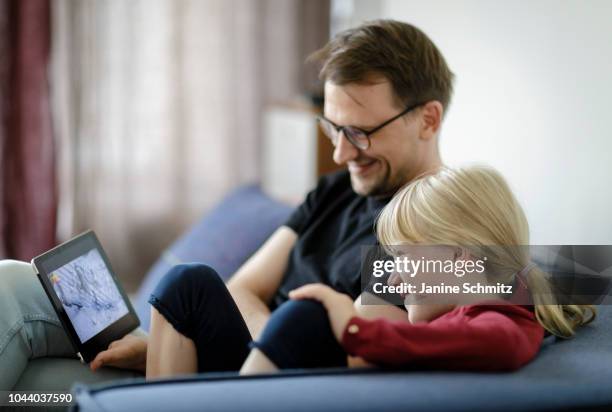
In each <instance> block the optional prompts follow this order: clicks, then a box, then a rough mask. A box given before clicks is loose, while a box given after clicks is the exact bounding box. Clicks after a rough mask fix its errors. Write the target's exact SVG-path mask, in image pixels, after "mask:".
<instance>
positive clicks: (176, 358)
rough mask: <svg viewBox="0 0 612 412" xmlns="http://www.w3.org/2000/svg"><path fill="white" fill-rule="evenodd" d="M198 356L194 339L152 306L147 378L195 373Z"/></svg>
mask: <svg viewBox="0 0 612 412" xmlns="http://www.w3.org/2000/svg"><path fill="white" fill-rule="evenodd" d="M197 371H198V356H197V351H196V346H195V344H194V343H193V341H192V340H191V339H189V338H187V337H185V336H184V335H181V334H180V333H178V332H177V331H176V329H174V327H173V326H172V325H171V324H170V323H168V321H167V320H166V319H165V318H164V317H163V316H162V315H161V314H160V313H159V312H158V311H157V309H155V308H154V307H151V333H150V335H149V347H148V350H147V379H153V378H161V377H170V376H176V375H185V374H193V373H197Z"/></svg>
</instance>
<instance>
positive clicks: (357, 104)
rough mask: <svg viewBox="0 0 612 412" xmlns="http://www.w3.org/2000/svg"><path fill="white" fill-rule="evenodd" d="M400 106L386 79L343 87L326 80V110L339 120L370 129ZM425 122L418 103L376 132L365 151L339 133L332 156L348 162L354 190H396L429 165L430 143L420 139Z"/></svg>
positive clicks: (365, 192) (387, 192)
mask: <svg viewBox="0 0 612 412" xmlns="http://www.w3.org/2000/svg"><path fill="white" fill-rule="evenodd" d="M402 110H404V107H398V106H397V105H396V104H395V103H394V99H393V92H392V88H391V84H390V83H389V82H388V81H386V80H382V79H381V80H380V81H378V82H376V83H368V84H356V83H350V84H345V85H343V86H339V85H336V84H334V83H331V82H329V81H328V82H326V83H325V113H324V115H325V117H326V118H328V119H329V120H331V121H332V122H334V123H335V124H337V125H340V126H355V127H359V128H361V129H364V130H370V129H373V128H374V127H376V126H378V125H379V124H381V123H383V122H385V121H386V120H388V119H390V118H392V117H393V116H395V115H397V114H398V113H400V112H401V111H402ZM421 124H422V123H421V117H420V114H419V109H418V108H417V109H415V110H414V111H412V112H410V113H408V114H407V115H405V116H402V117H401V118H399V119H397V120H395V121H394V122H392V123H390V124H388V125H387V126H385V127H384V128H382V129H381V130H379V131H377V132H376V133H374V134H372V135H371V136H370V139H371V145H370V147H369V148H368V149H366V150H360V149H357V148H356V147H354V146H353V145H352V144H351V143H350V142H349V141H348V140H347V139H346V137H345V136H344V135H343V134H341V136H340V139H339V141H338V145H337V146H336V148H335V150H334V161H335V162H336V163H337V164H339V165H344V164H346V165H347V166H348V170H349V173H350V175H351V184H352V187H353V190H354V191H355V192H356V193H358V194H360V195H363V196H370V195H372V196H376V195H392V194H393V193H395V191H397V189H399V188H400V187H401V186H403V185H404V184H406V183H408V182H409V181H410V180H412V179H413V178H415V177H416V176H417V175H419V174H421V173H422V172H424V171H425V170H426V169H427V167H426V166H427V163H428V162H429V161H430V159H428V156H427V151H428V150H429V149H428V145H430V144H431V142H427V141H424V140H422V139H420V132H421Z"/></svg>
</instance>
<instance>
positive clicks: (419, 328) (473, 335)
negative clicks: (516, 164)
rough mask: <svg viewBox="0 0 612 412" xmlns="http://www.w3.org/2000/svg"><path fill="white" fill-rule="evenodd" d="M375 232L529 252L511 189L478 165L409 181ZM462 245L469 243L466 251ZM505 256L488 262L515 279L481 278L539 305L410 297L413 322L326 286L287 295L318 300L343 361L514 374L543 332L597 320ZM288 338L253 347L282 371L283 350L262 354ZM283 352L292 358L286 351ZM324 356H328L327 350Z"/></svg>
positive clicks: (519, 259) (399, 241) (515, 254)
mask: <svg viewBox="0 0 612 412" xmlns="http://www.w3.org/2000/svg"><path fill="white" fill-rule="evenodd" d="M376 232H377V236H378V239H379V241H380V243H381V244H382V245H383V246H385V245H386V246H388V245H402V246H406V245H446V246H445V247H449V252H452V250H453V249H456V250H455V252H456V251H458V252H459V253H460V254H462V255H463V256H464V257H465V256H466V255H467V256H468V258H475V256H474V253H473V250H474V249H476V250H477V249H478V247H486V246H488V245H528V244H529V230H528V225H527V220H526V218H525V215H524V213H523V210H522V209H521V207H520V205H519V204H518V202H517V201H516V199H515V198H514V196H513V194H512V192H511V190H510V188H509V187H508V185H507V183H506V182H505V180H504V179H503V178H502V177H501V175H500V174H499V173H498V172H496V171H495V170H493V169H491V168H488V167H482V166H473V167H466V168H461V169H447V168H445V169H441V170H440V171H439V172H437V173H435V174H431V175H427V176H425V177H422V178H421V179H418V180H416V181H414V182H412V183H411V184H409V185H408V186H406V187H404V188H403V189H401V190H400V191H399V192H398V193H397V194H396V195H395V196H394V198H393V199H392V200H391V201H390V202H389V204H388V205H387V206H386V207H385V208H384V209H383V211H382V212H381V214H380V216H379V219H378V221H377V225H376ZM464 245H470V250H466V246H464ZM472 246H473V247H472ZM504 250H505V251H506V253H499V254H494V255H493V256H489V257H488V259H489V260H487V268H497V269H500V268H501V269H503V270H497V271H495V273H496V274H497V273H506V274H508V273H509V274H510V275H509V276H510V277H513V279H507V278H504V279H498V278H495V276H498V275H493V274H492V272H491V273H485V274H484V275H485V277H484V278H486V276H489V277H493V279H490V278H489V279H488V280H489V281H491V282H492V283H493V284H495V281H500V280H501V281H504V282H508V280H516V281H517V282H516V283H517V284H524V285H526V287H527V288H528V290H529V292H531V299H532V302H533V305H529V306H521V305H518V304H512V303H510V302H509V301H507V300H502V298H501V297H499V296H493V297H489V298H488V299H487V300H486V301H482V302H471V303H470V304H468V305H463V304H459V303H456V304H455V303H453V302H452V301H446V302H444V303H435V304H429V303H428V304H423V303H421V304H415V302H414V301H413V300H411V299H410V296H407V297H406V301H405V306H406V309H407V312H408V321H401V320H400V321H397V320H389V319H384V318H378V319H365V318H361V317H359V316H358V314H357V312H356V310H355V308H354V306H353V302H352V300H351V299H350V298H349V297H348V296H346V295H343V294H340V293H338V292H336V291H334V290H333V289H331V288H329V287H327V286H325V285H322V284H311V285H305V286H303V287H300V288H298V289H296V290H294V291H292V292H291V293H290V297H291V299H292V300H314V301H318V302H320V303H321V304H322V305H323V307H324V308H325V310H326V311H327V316H328V317H329V321H330V324H331V329H332V331H333V335H334V336H335V339H336V340H337V342H338V343H339V344H340V345H341V347H342V348H343V350H344V351H345V353H346V354H349V355H352V356H354V357H358V358H361V359H362V360H363V361H365V362H367V363H369V364H375V365H386V366H404V365H413V366H421V367H423V366H424V367H431V368H436V367H438V368H445V369H461V370H490V371H495V370H515V369H518V368H520V367H521V366H523V365H525V364H526V363H528V362H529V361H530V360H531V359H533V358H534V357H535V356H536V354H537V352H538V350H539V348H540V345H541V342H542V339H543V336H544V333H545V330H546V331H548V332H549V333H551V334H554V335H556V336H559V337H562V338H569V337H571V336H573V335H574V333H575V331H576V329H577V328H578V327H579V326H581V325H584V324H586V323H589V322H591V321H592V320H593V319H594V317H595V311H594V308H593V307H591V306H578V305H556V304H550V303H551V301H550V299H551V298H550V296H551V295H550V294H549V293H547V292H550V290H551V289H550V288H551V286H550V284H549V281H548V280H547V278H546V275H545V274H544V273H543V272H542V271H541V270H540V269H539V268H538V267H537V266H536V265H534V264H533V263H531V262H530V261H529V256H528V254H527V253H526V252H525V250H526V249H525V248H511V247H510V248H507V249H506V248H505V249H504ZM455 256H456V255H455ZM500 276H501V275H500ZM506 277H507V276H506ZM484 278H483V279H484ZM394 279H395V280H394ZM394 281H397V276H395V277H393V276H392V277H391V281H390V283H392V282H394ZM544 296H546V299H547V300H546V301H544V300H543V297H544ZM492 299H493V300H492ZM544 303H546V304H544ZM280 313H281V314H279V317H282V316H283V315H282V311H281V312H280ZM287 323H288V322H285V324H287ZM275 325H278V322H277V321H275V320H274V316H273V319H271V323H270V327H269V328H268V329H273V330H277V331H283V330H286V329H287V328H282V327H277V326H276V327H275ZM283 333H284V335H282V334H280V333H278V332H271V333H266V331H265V330H264V333H263V336H262V338H261V340H263V341H264V342H263V343H261V342H256V343H254V344H253V345H252V346H253V347H255V348H258V349H260V350H261V351H262V352H263V355H264V356H267V357H268V358H269V359H268V360H270V361H271V362H272V363H271V364H272V365H275V364H276V366H278V367H285V365H278V364H277V362H278V363H282V362H281V361H280V360H279V361H277V360H276V359H275V358H274V357H273V356H272V357H271V356H269V354H272V353H273V352H283V350H282V348H281V350H278V346H279V345H276V347H275V345H268V346H269V347H271V348H272V349H270V350H269V351H266V346H267V345H266V342H265V341H266V340H267V338H266V336H270V337H272V338H271V340H272V341H274V342H278V341H282V340H283V339H284V337H283V336H289V337H290V336H291V333H287V332H283ZM293 334H295V333H293ZM261 340H260V341H261ZM268 340H270V339H268ZM280 346H282V345H280ZM295 347H297V345H294V348H295ZM284 352H285V353H289V351H288V350H286V349H285V350H284ZM294 353H295V351H294ZM320 353H331V352H330V350H327V349H321V351H320ZM252 355H253V354H252ZM293 356H294V357H295V355H293ZM253 357H254V356H252V357H251V358H253ZM277 358H278V359H283V357H282V356H278V357H277ZM250 360H251V361H253V359H250ZM255 364H261V363H257V362H249V359H247V362H246V364H245V368H243V372H253V371H254V370H253V369H251V370H250V371H249V368H250V366H249V365H255ZM295 365H300V364H299V363H296V364H294V366H295Z"/></svg>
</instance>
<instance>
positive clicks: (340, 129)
mask: <svg viewBox="0 0 612 412" xmlns="http://www.w3.org/2000/svg"><path fill="white" fill-rule="evenodd" d="M423 104H424V103H416V104H413V105H411V106H408V107H406V108H405V109H404V110H403V111H402V112H401V113H399V114H397V115H395V116H393V117H392V118H390V119H388V120H385V121H384V122H382V123H381V124H379V125H378V126H376V127H374V128H373V129H370V130H365V129H362V128H360V127H357V126H338V125H337V124H336V123H334V122H332V121H331V120H329V119H328V118H327V117H325V116H317V122H319V123H321V122H327V123H329V124H330V125H331V126H332V127H333V128H334V129H336V133H337V134H338V135H340V132H343V134H344V137H346V139H347V140H348V141H349V142H350V143H351V144H352V145H353V146H355V147H356V148H357V149H359V150H366V149H369V148H370V146H371V145H372V142H371V139H372V138H371V137H370V136H371V135H372V134H374V133H376V132H377V131H379V130H380V129H382V128H383V127H385V126H387V125H388V124H390V123H392V122H394V121H395V120H397V119H399V118H400V117H402V116H404V115H406V114H408V113H410V112H411V111H413V110H414V109H416V108H417V107H419V106H422V105H423ZM346 129H353V130H357V131H359V132H361V133H363V134H364V136H365V137H366V138H367V140H368V145H367V146H366V147H361V146H360V145H358V144H357V142H355V141H353V138H352V137H351V134H350V133H346V132H344V130H346ZM325 135H327V133H325ZM327 137H328V138H329V140H331V141H332V144H334V146H336V145H337V143H334V139H332V138H331V136H328V135H327Z"/></svg>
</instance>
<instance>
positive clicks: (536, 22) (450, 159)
mask: <svg viewBox="0 0 612 412" xmlns="http://www.w3.org/2000/svg"><path fill="white" fill-rule="evenodd" d="M355 6H356V8H357V10H356V14H357V15H360V16H363V12H362V11H361V10H360V6H359V2H356V3H355ZM379 6H380V9H379V10H380V12H379V13H376V14H375V15H368V18H377V17H386V18H394V19H397V20H402V21H407V22H410V23H413V24H415V25H416V26H418V27H420V28H421V29H423V30H424V31H425V32H426V33H427V34H428V35H429V36H430V37H431V38H432V40H433V41H434V42H435V43H436V44H437V45H438V47H439V48H440V49H441V51H442V53H443V54H444V55H445V56H446V58H447V61H448V63H449V65H450V67H451V69H452V70H453V71H454V72H455V74H456V76H457V78H456V88H455V95H454V100H453V103H452V105H451V107H450V111H449V112H448V116H447V118H446V121H445V125H444V127H443V131H442V135H441V146H442V154H443V157H444V159H445V161H446V162H447V163H448V164H451V165H456V164H465V163H466V162H485V163H488V164H491V165H492V166H494V167H496V168H498V169H499V170H500V171H501V172H502V173H503V174H504V175H505V176H506V177H507V179H508V180H509V181H510V184H511V185H512V187H513V189H514V190H515V193H516V194H517V196H518V197H519V199H520V201H521V203H522V204H523V206H524V207H525V210H526V213H527V215H528V218H529V222H530V225H531V242H532V243H534V244H612V212H611V210H612V182H611V180H612V179H611V177H612V133H611V132H610V128H609V126H608V124H607V123H608V119H609V118H610V108H609V98H610V96H611V95H612V41H611V39H612V25H610V24H609V22H610V21H612V2H610V1H605V0H590V1H588V2H583V1H579V0H566V1H563V2H559V1H551V0H538V1H530V2H527V1H512V2H511V1H505V2H501V1H485V0H482V1H478V0H472V1H465V0H462V1H453V0H432V1H429V2H420V1H419V2H417V1H405V0H387V1H381V2H379ZM369 7H370V8H371V7H372V5H370V6H369Z"/></svg>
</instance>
